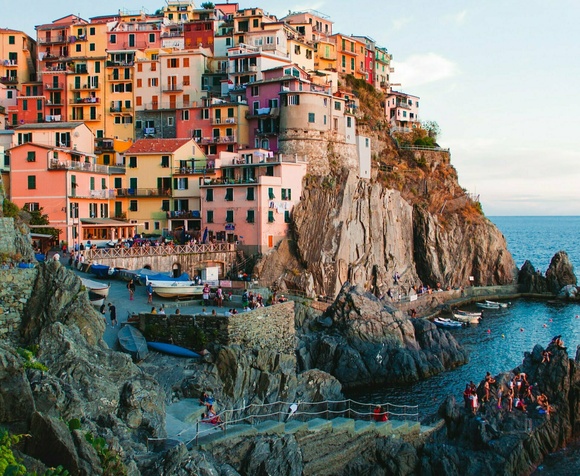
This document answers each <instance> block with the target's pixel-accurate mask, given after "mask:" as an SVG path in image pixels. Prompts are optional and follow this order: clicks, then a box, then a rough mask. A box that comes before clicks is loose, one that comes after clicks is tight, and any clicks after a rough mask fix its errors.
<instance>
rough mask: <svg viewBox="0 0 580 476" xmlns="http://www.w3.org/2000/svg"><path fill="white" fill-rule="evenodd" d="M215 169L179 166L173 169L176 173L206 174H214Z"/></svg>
mask: <svg viewBox="0 0 580 476" xmlns="http://www.w3.org/2000/svg"><path fill="white" fill-rule="evenodd" d="M213 172H214V169H213V168H208V167H177V168H174V169H173V174H174V175H204V174H213Z"/></svg>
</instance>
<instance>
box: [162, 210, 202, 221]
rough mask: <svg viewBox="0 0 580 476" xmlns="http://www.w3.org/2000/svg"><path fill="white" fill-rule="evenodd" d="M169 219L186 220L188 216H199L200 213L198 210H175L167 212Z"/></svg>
mask: <svg viewBox="0 0 580 476" xmlns="http://www.w3.org/2000/svg"><path fill="white" fill-rule="evenodd" d="M167 218H168V219H169V220H186V219H189V218H198V219H199V218H201V213H200V212H199V211H198V210H188V211H185V210H175V211H170V212H167Z"/></svg>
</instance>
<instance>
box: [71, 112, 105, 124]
mask: <svg viewBox="0 0 580 476" xmlns="http://www.w3.org/2000/svg"><path fill="white" fill-rule="evenodd" d="M69 120H70V121H73V122H77V121H85V122H93V121H100V120H101V115H100V114H83V115H82V116H81V117H79V115H78V114H70V115H69Z"/></svg>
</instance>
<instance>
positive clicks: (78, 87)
mask: <svg viewBox="0 0 580 476" xmlns="http://www.w3.org/2000/svg"><path fill="white" fill-rule="evenodd" d="M69 89H70V90H71V91H96V90H98V89H101V87H100V86H99V85H98V84H78V85H77V84H70V85H69Z"/></svg>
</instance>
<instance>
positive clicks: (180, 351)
mask: <svg viewBox="0 0 580 476" xmlns="http://www.w3.org/2000/svg"><path fill="white" fill-rule="evenodd" d="M147 345H148V346H149V348H150V349H153V350H156V351H158V352H163V353H164V354H169V355H174V356H176V357H190V358H199V357H201V355H199V354H198V353H197V352H194V351H193V350H189V349H186V348H185V347H180V346H178V345H174V344H167V343H166V342H147Z"/></svg>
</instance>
